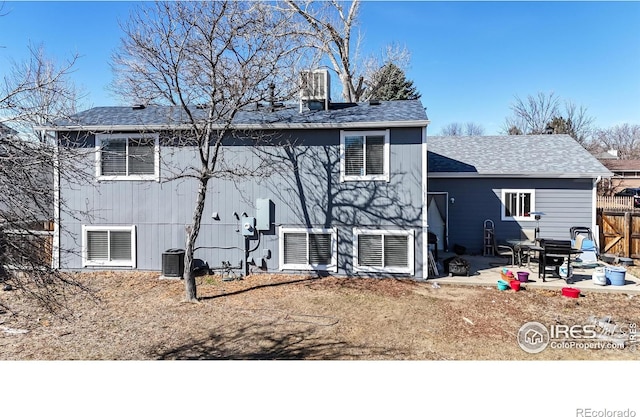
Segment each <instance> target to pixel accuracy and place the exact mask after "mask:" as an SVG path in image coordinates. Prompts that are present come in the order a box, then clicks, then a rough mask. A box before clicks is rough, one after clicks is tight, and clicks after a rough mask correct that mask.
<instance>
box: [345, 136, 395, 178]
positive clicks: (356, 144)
mask: <svg viewBox="0 0 640 417" xmlns="http://www.w3.org/2000/svg"><path fill="white" fill-rule="evenodd" d="M365 180H370V181H389V130H380V131H360V132H356V131H342V132H340V181H365Z"/></svg>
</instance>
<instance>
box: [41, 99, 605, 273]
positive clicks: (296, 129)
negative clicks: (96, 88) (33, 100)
mask: <svg viewBox="0 0 640 417" xmlns="http://www.w3.org/2000/svg"><path fill="white" fill-rule="evenodd" d="M327 90H328V89H327ZM308 104H309V105H306V104H305V105H303V102H302V101H301V104H300V105H299V106H298V105H292V106H287V105H281V106H268V105H266V106H264V107H260V106H257V107H255V108H252V109H246V110H245V111H242V112H240V113H239V114H238V115H237V117H236V118H235V119H234V127H235V128H236V131H235V132H236V133H237V134H234V135H230V136H229V137H228V138H225V147H224V148H223V154H222V155H221V158H222V161H223V164H224V167H225V168H229V170H228V171H224V172H223V173H222V174H221V175H220V176H219V177H216V178H214V179H212V180H211V181H210V182H209V194H208V196H207V199H206V201H205V208H204V213H205V216H204V219H203V222H202V226H201V230H200V234H199V238H198V242H197V250H196V253H195V257H196V258H199V259H202V260H203V261H205V262H206V263H208V265H209V266H210V267H212V268H220V267H223V266H224V265H227V266H228V265H234V266H235V265H237V266H238V267H240V265H242V266H243V268H246V267H247V265H248V266H249V267H250V270H251V271H252V272H258V271H266V272H276V271H282V272H295V273H299V272H301V271H320V273H326V274H340V275H366V276H372V275H373V276H387V275H396V274H399V275H402V276H409V277H416V278H426V277H427V275H428V268H427V267H426V266H425V265H427V257H428V250H429V248H428V245H429V242H428V239H427V233H428V232H430V231H431V232H432V233H434V234H437V235H439V237H440V238H439V239H438V245H440V246H441V249H444V250H448V249H449V248H450V247H451V246H452V245H453V244H454V243H456V244H459V245H463V246H465V247H467V248H468V249H469V250H470V251H476V252H477V251H479V249H480V245H481V238H482V222H483V221H484V220H485V219H488V218H491V219H493V220H494V221H495V222H496V225H497V227H496V229H497V231H498V233H499V235H500V236H503V237H505V238H506V237H508V235H509V234H511V233H513V234H514V235H515V234H516V231H518V230H519V228H520V227H529V226H531V225H532V224H533V223H534V220H533V217H532V216H531V213H530V212H531V211H534V209H535V210H540V211H544V212H545V213H546V214H545V216H544V218H543V220H542V222H541V225H540V227H541V229H542V234H543V235H544V236H548V237H563V238H566V237H567V235H568V230H569V227H570V226H589V227H593V226H594V225H595V191H594V190H595V184H596V182H597V180H598V178H599V177H601V176H607V175H608V174H609V171H608V170H606V168H604V167H603V166H602V165H601V164H600V163H599V162H597V161H596V160H595V158H593V157H592V156H591V155H589V154H588V153H587V152H586V151H584V150H583V149H582V148H581V147H580V146H579V145H578V144H577V143H575V141H573V139H571V138H570V137H568V136H562V135H554V136H532V137H528V136H517V137H471V138H441V137H427V126H428V124H429V121H428V119H427V115H426V113H425V110H424V107H423V105H422V103H421V102H420V101H419V100H406V101H380V102H378V101H371V102H368V103H358V104H344V103H342V104H341V103H330V102H329V100H328V99H326V97H325V100H324V103H323V100H320V101H319V102H318V101H314V102H312V103H308ZM192 111H193V112H195V113H196V114H197V112H199V111H206V109H204V108H202V107H194V108H193V109H192ZM184 120H185V115H184V114H183V113H182V111H181V110H180V109H178V108H173V107H159V106H148V107H145V106H134V107H97V108H93V109H90V110H87V111H84V112H81V113H79V114H77V115H76V116H75V118H74V121H72V122H65V123H63V124H61V125H58V126H52V127H49V128H48V130H50V131H52V132H54V133H55V134H56V137H57V141H58V144H59V146H64V147H68V148H71V149H74V150H75V151H77V152H78V153H80V154H84V155H85V159H86V161H87V162H88V164H86V167H84V168H81V169H84V171H85V175H86V176H87V177H88V178H90V179H91V181H90V182H91V184H87V185H81V186H79V185H76V184H71V183H69V182H67V181H66V180H65V177H64V176H56V179H57V184H56V187H55V192H56V195H57V197H56V201H58V204H59V205H63V206H64V208H65V209H64V210H61V209H59V208H58V209H57V210H56V213H57V222H56V224H57V225H59V226H61V227H57V228H56V233H55V237H54V266H56V267H60V268H65V269H94V268H133V269H140V270H161V269H163V268H164V264H163V256H164V255H166V254H168V253H173V252H174V251H173V249H180V248H184V245H185V237H186V231H185V227H186V226H187V225H189V224H190V223H191V218H192V214H193V207H194V201H195V195H196V191H197V182H196V181H193V180H190V179H189V178H188V176H187V175H186V174H188V172H187V171H185V167H188V166H189V165H190V163H191V162H192V161H193V160H194V158H196V154H195V151H194V149H193V147H192V146H190V145H189V143H188V140H186V141H185V140H181V138H183V137H184V136H187V135H188V124H185V123H184ZM247 132H260V134H261V135H260V137H254V136H251V135H250V134H249V133H247ZM427 150H428V151H427ZM80 166H82V165H80ZM238 167H242V171H243V172H244V173H246V174H247V175H241V176H235V175H232V173H233V172H234V169H235V172H237V169H238ZM232 168H233V169H232Z"/></svg>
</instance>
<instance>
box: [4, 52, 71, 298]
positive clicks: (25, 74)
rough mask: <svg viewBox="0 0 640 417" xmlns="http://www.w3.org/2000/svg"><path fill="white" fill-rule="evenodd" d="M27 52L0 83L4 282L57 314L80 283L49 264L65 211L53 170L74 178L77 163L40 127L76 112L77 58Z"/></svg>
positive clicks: (9, 69)
mask: <svg viewBox="0 0 640 417" xmlns="http://www.w3.org/2000/svg"><path fill="white" fill-rule="evenodd" d="M30 52H31V54H30V57H29V58H28V59H27V60H25V61H24V62H16V63H14V64H12V65H11V66H10V67H9V68H8V70H7V72H6V73H5V74H3V75H2V83H1V84H0V280H2V281H3V282H4V284H3V287H4V288H6V289H17V290H20V291H21V292H23V293H24V294H26V295H27V296H30V297H32V298H33V299H35V300H37V301H39V302H40V303H41V305H42V306H43V307H45V308H47V309H48V310H50V311H56V310H57V309H58V308H59V307H64V298H63V297H64V290H65V289H67V288H70V287H73V288H79V287H81V286H80V284H78V282H76V281H74V280H73V279H72V278H70V275H68V274H65V273H63V272H60V271H58V270H56V269H55V268H54V265H53V264H52V243H53V242H52V232H51V231H52V229H54V228H59V225H58V224H54V223H53V219H54V213H53V211H54V204H58V205H59V206H60V207H61V209H64V208H65V205H64V202H63V201H56V197H55V195H54V185H55V182H56V173H55V168H61V169H60V171H61V172H64V174H62V175H65V176H67V178H68V179H70V178H72V177H74V176H75V173H77V172H78V170H77V169H76V167H77V166H78V165H77V160H74V159H73V158H71V157H69V158H68V157H67V155H66V154H60V153H58V152H57V149H56V147H55V145H54V143H53V142H52V140H51V138H50V137H47V136H46V135H45V133H44V132H43V131H39V130H37V129H35V126H43V125H45V124H48V123H51V122H52V121H54V120H58V119H61V118H65V117H67V116H69V113H68V112H69V111H74V109H75V103H76V99H77V95H76V93H77V90H76V88H75V87H74V85H73V82H72V81H71V79H70V74H71V72H72V68H73V66H74V64H75V62H76V59H77V56H75V55H74V56H72V57H71V58H70V59H69V60H67V61H65V62H64V63H63V64H62V65H58V64H56V63H55V61H54V60H53V59H50V58H47V56H46V54H45V53H44V50H43V48H41V47H40V48H37V49H35V48H31V49H30ZM75 179H78V178H77V177H76V178H75ZM2 307H3V308H8V306H2Z"/></svg>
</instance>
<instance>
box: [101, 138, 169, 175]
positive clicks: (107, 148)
mask: <svg viewBox="0 0 640 417" xmlns="http://www.w3.org/2000/svg"><path fill="white" fill-rule="evenodd" d="M158 137H159V135H158V134H151V135H139V134H111V135H96V150H97V152H96V159H97V161H96V171H97V172H96V174H97V177H98V179H99V180H158V179H159V172H160V170H159V160H160V147H159V144H158Z"/></svg>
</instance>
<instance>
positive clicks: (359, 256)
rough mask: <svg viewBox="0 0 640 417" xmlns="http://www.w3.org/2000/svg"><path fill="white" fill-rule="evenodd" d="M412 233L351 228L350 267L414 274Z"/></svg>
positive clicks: (367, 270) (358, 270)
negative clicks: (351, 253) (351, 254)
mask: <svg viewBox="0 0 640 417" xmlns="http://www.w3.org/2000/svg"><path fill="white" fill-rule="evenodd" d="M414 258H415V247H414V233H413V231H410V230H368V229H354V230H353V270H354V271H355V272H377V273H390V274H410V275H413V274H414Z"/></svg>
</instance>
